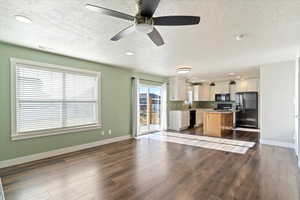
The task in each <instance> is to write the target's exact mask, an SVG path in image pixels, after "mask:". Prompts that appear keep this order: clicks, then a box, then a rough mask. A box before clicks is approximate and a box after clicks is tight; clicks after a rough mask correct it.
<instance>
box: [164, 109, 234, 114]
mask: <svg viewBox="0 0 300 200" xmlns="http://www.w3.org/2000/svg"><path fill="white" fill-rule="evenodd" d="M190 110H202V111H204V112H210V113H234V112H239V110H215V109H213V108H189V109H181V110H180V109H178V110H170V111H190Z"/></svg>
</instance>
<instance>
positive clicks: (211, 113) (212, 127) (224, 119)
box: [203, 110, 234, 137]
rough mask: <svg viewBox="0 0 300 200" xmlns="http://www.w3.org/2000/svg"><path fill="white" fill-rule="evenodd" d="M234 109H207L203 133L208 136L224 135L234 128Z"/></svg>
mask: <svg viewBox="0 0 300 200" xmlns="http://www.w3.org/2000/svg"><path fill="white" fill-rule="evenodd" d="M233 115H234V111H216V110H205V111H204V119H203V134H204V135H206V136H214V137H223V136H224V135H226V134H228V133H231V131H232V129H233V117H234V116H233Z"/></svg>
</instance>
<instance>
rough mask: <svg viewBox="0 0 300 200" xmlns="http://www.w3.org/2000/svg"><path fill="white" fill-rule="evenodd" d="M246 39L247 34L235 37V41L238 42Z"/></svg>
mask: <svg viewBox="0 0 300 200" xmlns="http://www.w3.org/2000/svg"><path fill="white" fill-rule="evenodd" d="M246 37H247V35H246V34H239V35H237V36H235V39H236V40H237V41H240V40H244V39H245V38H246Z"/></svg>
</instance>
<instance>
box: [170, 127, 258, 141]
mask: <svg viewBox="0 0 300 200" xmlns="http://www.w3.org/2000/svg"><path fill="white" fill-rule="evenodd" d="M168 131H171V132H176V133H182V134H190V135H201V136H205V135H204V134H203V128H202V127H198V128H189V129H186V130H183V131H172V130H168ZM222 138H226V139H232V140H243V141H250V142H258V141H259V132H247V131H231V132H229V133H228V134H226V135H224V136H223V137H222Z"/></svg>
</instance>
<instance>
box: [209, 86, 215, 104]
mask: <svg viewBox="0 0 300 200" xmlns="http://www.w3.org/2000/svg"><path fill="white" fill-rule="evenodd" d="M215 94H216V86H209V101H214V100H215Z"/></svg>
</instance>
